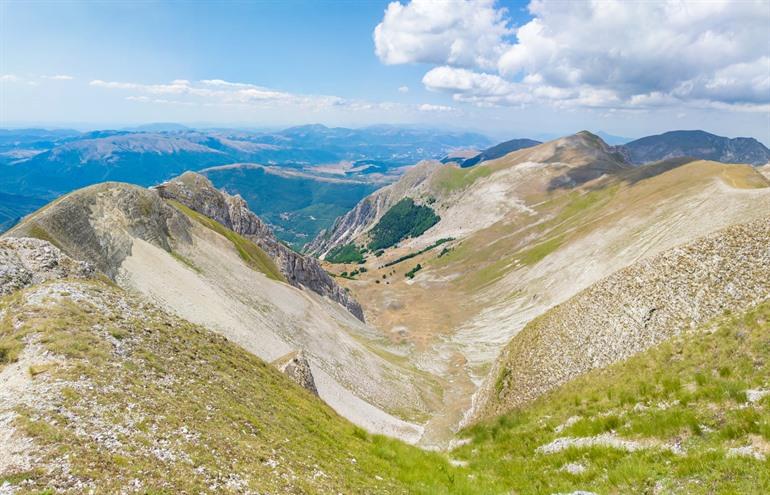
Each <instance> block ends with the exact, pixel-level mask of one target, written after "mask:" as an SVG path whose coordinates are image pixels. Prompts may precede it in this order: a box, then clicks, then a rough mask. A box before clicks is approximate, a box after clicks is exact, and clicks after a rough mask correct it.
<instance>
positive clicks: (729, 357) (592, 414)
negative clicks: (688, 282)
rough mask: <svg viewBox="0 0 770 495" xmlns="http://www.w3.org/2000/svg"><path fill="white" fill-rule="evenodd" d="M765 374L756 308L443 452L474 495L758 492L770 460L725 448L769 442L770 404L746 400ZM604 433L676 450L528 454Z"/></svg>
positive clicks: (769, 338) (768, 329) (573, 387)
mask: <svg viewBox="0 0 770 495" xmlns="http://www.w3.org/2000/svg"><path fill="white" fill-rule="evenodd" d="M712 328H716V329H715V330H714V331H709V329H712ZM769 378H770V302H766V303H764V304H762V305H760V306H758V307H757V308H755V309H754V310H752V311H749V312H748V313H746V314H745V315H739V316H727V317H722V318H720V319H718V320H717V321H716V322H712V323H710V324H709V325H705V326H704V327H703V328H702V329H701V330H699V331H698V332H694V333H687V334H685V335H683V336H681V337H678V338H675V339H673V340H671V341H668V342H666V343H663V344H661V345H659V346H658V347H656V348H653V349H651V350H649V351H647V352H645V353H642V354H640V355H637V356H635V357H633V358H631V359H629V360H627V361H625V362H621V363H618V364H616V365H613V366H611V367H609V368H607V369H605V370H598V371H594V372H591V373H589V374H587V375H584V376H582V377H580V378H577V379H575V380H573V381H571V382H569V383H568V384H566V385H564V386H562V387H560V388H559V389H557V390H555V391H553V392H552V393H549V394H547V395H546V396H544V397H542V398H540V399H539V400H537V401H535V402H534V403H532V404H530V405H529V406H526V407H524V408H521V409H519V410H516V411H514V412H512V413H510V414H507V415H504V416H501V417H500V418H497V419H496V420H493V421H489V422H485V423H483V424H480V425H477V426H475V427H471V428H469V429H468V430H466V431H464V432H462V433H461V436H465V437H467V438H469V439H470V440H471V443H470V444H468V445H466V446H463V447H461V448H460V449H458V450H457V451H456V452H455V453H454V455H455V456H456V457H457V458H458V459H463V460H466V461H468V462H469V467H468V468H467V470H468V472H469V473H473V474H474V475H475V476H476V479H477V480H485V481H486V482H487V483H488V484H484V482H482V481H480V486H484V487H485V488H484V489H483V490H480V493H490V492H492V493H494V490H496V489H500V490H502V489H503V487H510V488H513V489H515V490H516V493H521V494H527V493H532V494H534V493H555V492H564V493H568V492H571V491H574V490H588V491H594V492H596V493H646V491H645V490H652V488H653V487H655V486H656V484H658V485H659V486H660V487H665V490H664V492H665V493H668V492H671V493H688V494H690V493H692V494H711V493H720V494H721V493H724V494H732V493H756V494H760V493H767V492H768V489H770V461H758V460H755V459H751V458H746V457H730V456H728V455H727V451H728V449H729V448H731V447H742V446H746V445H749V444H750V443H751V442H752V441H754V442H759V443H760V444H761V443H762V442H770V398H769V397H766V398H765V399H763V400H762V401H760V402H758V403H756V404H748V403H747V402H746V390H747V389H749V388H755V389H758V388H770V380H769ZM572 416H578V417H580V419H579V420H578V421H577V422H574V423H573V424H572V425H571V426H568V427H566V428H564V429H563V430H562V431H560V432H558V433H557V432H556V427H557V426H558V425H561V424H564V423H565V422H566V420H567V419H568V418H570V417H572ZM608 432H614V433H615V434H616V435H618V436H620V437H622V438H625V439H630V440H636V441H642V442H652V443H655V442H657V443H664V444H675V443H678V444H680V445H681V447H682V448H683V449H684V451H685V453H684V454H683V455H675V454H673V453H671V452H668V451H666V450H664V449H659V448H658V449H656V448H650V449H645V450H641V451H637V452H625V451H619V450H615V449H611V448H607V447H601V448H599V447H593V448H582V449H579V448H571V449H567V450H565V451H562V452H560V453H556V454H548V455H546V454H540V453H537V452H535V449H536V448H537V447H538V446H540V445H545V444H547V443H549V442H551V441H552V440H554V439H555V438H558V437H563V436H573V437H584V436H594V435H599V434H602V433H608ZM752 438H754V439H755V440H752ZM568 462H579V463H581V464H583V465H584V466H585V467H586V468H587V470H586V472H585V473H583V474H580V475H577V476H575V475H571V474H568V473H566V472H564V471H561V470H560V469H561V467H562V466H563V465H564V464H566V463H568ZM487 487H490V488H487ZM640 487H648V488H640ZM487 490H488V491H487ZM650 493H651V491H650Z"/></svg>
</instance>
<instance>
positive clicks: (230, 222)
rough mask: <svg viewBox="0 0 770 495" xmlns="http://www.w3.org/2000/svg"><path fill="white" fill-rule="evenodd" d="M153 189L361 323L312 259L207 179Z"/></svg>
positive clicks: (357, 310) (184, 178)
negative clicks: (251, 246)
mask: <svg viewBox="0 0 770 495" xmlns="http://www.w3.org/2000/svg"><path fill="white" fill-rule="evenodd" d="M155 189H156V190H157V191H158V192H159V194H160V196H161V197H162V198H165V199H170V200H175V201H177V202H179V203H181V204H183V205H184V206H186V207H187V208H190V209H192V210H194V211H197V212H198V213H201V214H202V215H204V216H206V217H209V218H211V219H213V220H215V221H217V222H219V223H220V224H222V225H224V226H225V227H227V228H228V229H230V230H232V231H233V232H235V233H236V234H240V235H242V236H245V237H246V238H247V239H250V240H252V241H254V242H255V243H256V244H257V245H258V246H259V247H261V248H262V249H263V250H264V251H265V252H266V253H267V254H268V255H269V256H270V257H271V258H272V259H273V260H275V261H276V262H277V263H278V265H279V267H280V270H281V273H282V274H283V276H284V277H285V280H287V281H288V282H289V283H290V284H291V285H293V286H295V287H299V288H301V287H307V288H308V289H310V290H312V291H314V292H316V293H318V294H320V295H321V296H325V297H328V298H330V299H332V300H333V301H337V302H338V303H340V304H341V305H342V306H344V307H345V308H347V309H348V311H350V312H351V313H352V314H353V315H354V316H355V317H356V318H358V319H359V320H362V321H363V319H364V316H363V311H362V310H361V305H360V304H358V302H357V301H356V300H355V299H353V298H352V297H350V295H348V294H347V293H346V292H345V291H343V290H342V289H341V288H340V287H339V286H338V285H337V284H336V283H335V282H334V281H333V280H332V279H331V277H329V275H328V274H327V273H326V272H325V271H324V270H323V269H322V268H321V267H320V266H319V265H318V263H317V262H316V260H315V259H313V258H308V257H305V256H302V255H300V254H298V253H296V252H294V251H293V250H291V249H290V248H288V247H286V246H284V245H283V244H281V243H280V242H279V241H278V240H277V239H276V238H275V237H274V236H273V233H272V231H271V230H270V227H268V226H267V224H265V223H264V222H263V221H262V220H261V219H260V218H259V217H257V216H256V215H255V214H254V213H253V212H252V211H251V210H249V208H248V207H247V206H246V202H245V201H244V200H243V198H241V197H240V196H230V195H229V194H227V193H224V192H222V191H220V190H218V189H216V188H214V186H213V185H212V184H211V182H210V181H209V180H208V179H207V178H205V177H203V176H201V175H198V174H196V173H194V172H187V173H185V174H183V175H181V176H179V177H178V178H175V179H173V180H171V181H168V182H165V183H163V184H161V185H160V186H157V187H156V188H155Z"/></svg>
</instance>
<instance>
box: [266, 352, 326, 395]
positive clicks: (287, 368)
mask: <svg viewBox="0 0 770 495" xmlns="http://www.w3.org/2000/svg"><path fill="white" fill-rule="evenodd" d="M272 364H273V366H275V367H276V368H278V370H279V371H280V372H281V373H283V374H284V375H286V376H288V377H289V378H291V379H292V380H293V381H294V382H296V383H297V384H298V385H299V386H300V387H302V388H305V389H307V390H309V391H310V392H312V393H313V394H315V395H318V389H316V387H315V379H314V378H313V371H312V370H311V369H310V362H309V361H308V360H307V357H305V353H304V352H302V351H294V352H290V353H288V354H286V355H285V356H283V357H280V358H278V359H276V360H275V361H273V363H272Z"/></svg>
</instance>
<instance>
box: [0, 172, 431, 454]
mask: <svg viewBox="0 0 770 495" xmlns="http://www.w3.org/2000/svg"><path fill="white" fill-rule="evenodd" d="M203 180H205V179H203ZM209 186H210V185H209ZM214 198H215V199H217V200H223V201H225V202H226V201H227V199H228V198H227V197H225V196H223V195H216V194H215V196H214ZM229 200H230V201H231V204H232V205H233V206H235V209H234V210H233V212H235V213H238V214H242V215H243V216H242V217H240V220H242V222H240V223H238V222H235V221H233V217H232V216H231V217H230V219H229V221H230V222H231V223H232V224H233V225H234V226H237V225H250V226H256V225H258V224H257V223H256V220H255V219H254V217H252V216H251V215H249V213H250V212H248V211H247V210H246V211H243V210H242V209H241V208H242V206H243V204H242V200H238V199H237V198H229ZM212 201H213V200H212ZM212 204H214V203H212ZM216 211H220V210H219V209H218V208H212V209H211V211H210V212H209V213H210V214H214V213H213V212H216ZM221 211H222V212H223V213H224V211H225V210H221ZM226 211H227V212H228V214H230V215H232V213H231V212H230V210H229V209H227V210H226ZM252 215H253V214H252ZM223 221H226V219H223ZM244 222H245V223H244ZM250 233H253V231H251V232H250ZM6 235H7V236H11V237H20V236H31V237H38V238H41V239H44V240H48V241H50V242H52V243H53V244H54V245H56V246H58V247H59V248H61V249H62V250H63V251H65V252H66V253H67V254H69V255H70V256H72V257H73V258H75V259H79V260H85V261H90V262H92V263H94V265H95V266H96V267H97V268H98V269H99V270H100V271H102V272H103V273H105V274H107V275H108V276H109V277H110V278H112V279H113V280H114V281H116V282H117V283H118V284H119V285H120V286H121V287H124V288H127V289H131V290H134V291H137V292H139V293H141V294H143V295H144V296H146V297H147V298H149V299H150V300H152V301H154V302H155V303H157V304H158V305H160V306H161V307H163V308H165V309H167V310H169V311H172V312H174V313H176V314H178V315H180V316H181V317H183V318H185V319H187V320H189V321H191V322H193V323H197V324H200V325H203V326H206V327H207V328H209V329H211V330H214V331H216V332H219V333H221V334H223V335H225V336H227V337H228V338H229V339H231V340H232V341H233V342H235V343H236V344H238V345H240V346H242V347H243V348H245V349H246V350H247V351H249V352H251V353H253V354H255V355H257V356H259V357H260V358H262V359H265V360H267V361H272V360H275V359H277V358H279V357H281V356H284V355H286V354H287V353H289V352H291V351H296V350H303V351H304V352H305V355H306V356H307V357H308V360H309V361H310V363H311V367H312V370H313V375H314V378H315V382H316V386H317V388H318V392H319V395H320V397H321V398H322V399H324V400H325V401H326V402H327V403H329V404H330V405H331V406H332V407H333V408H335V410H337V411H338V412H339V413H340V414H342V415H344V416H346V417H347V418H349V419H351V420H353V421H354V422H357V423H358V424H360V425H363V426H365V427H366V428H368V429H370V430H371V431H375V432H387V433H390V434H392V435H396V436H400V437H402V438H407V439H410V440H412V441H414V440H416V439H417V438H418V437H419V435H420V427H419V426H417V425H415V424H412V423H409V422H406V421H403V420H402V419H400V418H406V419H409V420H413V421H414V420H419V419H420V418H421V417H423V416H424V415H425V414H426V412H427V410H428V409H429V406H428V403H427V402H426V401H427V400H428V399H429V398H430V390H431V387H432V386H431V385H430V379H429V377H426V376H425V375H424V374H420V373H417V372H416V371H415V370H414V369H413V368H411V367H408V366H403V365H402V364H400V363H398V359H396V358H395V357H393V356H391V355H390V354H389V353H388V352H382V351H379V350H377V351H376V352H375V349H377V347H378V346H377V340H378V338H377V336H376V335H373V333H372V331H371V329H370V328H368V327H366V326H364V325H363V323H362V322H361V321H359V320H358V319H357V318H356V317H354V316H353V315H352V314H350V313H349V312H348V311H347V310H346V309H344V308H343V307H342V306H340V305H339V304H337V303H336V302H334V301H332V300H330V299H328V298H326V297H322V296H321V295H318V294H316V293H315V292H313V291H311V290H299V289H297V288H295V287H292V286H291V285H288V284H286V283H283V282H282V281H280V280H275V279H276V278H278V279H281V278H283V277H282V275H281V273H280V272H279V271H278V270H276V268H277V267H276V265H275V262H274V261H273V259H272V258H271V257H270V256H269V255H268V254H267V253H266V252H265V251H264V250H263V249H262V248H260V247H259V246H258V245H256V244H255V243H254V242H253V241H251V240H249V239H248V238H246V237H245V236H242V235H240V234H237V233H235V232H233V231H232V230H230V229H228V228H227V227H225V226H224V225H222V224H220V223H218V222H216V221H214V220H211V219H209V218H208V217H205V216H204V215H201V214H199V213H197V212H193V211H192V210H189V209H187V208H185V207H183V206H181V204H180V203H176V204H174V203H172V202H167V201H166V200H164V199H163V198H162V197H161V196H160V195H159V194H158V193H157V192H155V191H151V190H147V189H143V188H140V187H137V186H131V185H128V184H119V183H105V184H100V185H96V186H91V187H89V188H86V189H82V190H79V191H76V192H74V193H71V194H69V195H67V196H64V197H62V198H60V199H59V200H57V201H55V202H54V203H52V204H50V205H48V206H46V207H44V208H43V209H42V210H40V211H38V212H37V213H35V214H33V215H30V216H29V217H27V218H26V219H25V220H24V221H23V222H22V223H21V224H19V225H17V226H16V227H15V228H14V229H12V230H11V231H10V232H8V233H7V234H6ZM287 252H290V251H288V250H287ZM291 259H294V260H295V261H297V260H300V257H299V256H297V257H296V258H291ZM279 265H280V261H279ZM308 266H310V265H308ZM298 269H301V266H295V267H294V269H293V270H292V271H291V272H288V273H290V274H291V273H299V272H298V271H297V270H298ZM308 284H309V281H308ZM334 287H336V286H331V288H334ZM337 290H339V289H338V288H337ZM329 295H332V296H333V295H334V294H329ZM338 295H340V296H344V293H342V292H338ZM397 416H398V417H397Z"/></svg>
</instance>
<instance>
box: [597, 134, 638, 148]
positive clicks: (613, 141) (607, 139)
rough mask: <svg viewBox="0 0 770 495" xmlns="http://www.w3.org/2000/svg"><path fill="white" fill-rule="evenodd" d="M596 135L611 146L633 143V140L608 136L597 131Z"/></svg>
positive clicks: (612, 135)
mask: <svg viewBox="0 0 770 495" xmlns="http://www.w3.org/2000/svg"><path fill="white" fill-rule="evenodd" d="M596 135H597V136H599V137H600V138H602V140H604V142H605V143H607V144H612V145H615V146H617V145H619V144H626V143H628V142H629V141H633V138H629V137H624V136H615V135H614V134H609V133H607V132H604V131H597V132H596Z"/></svg>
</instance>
